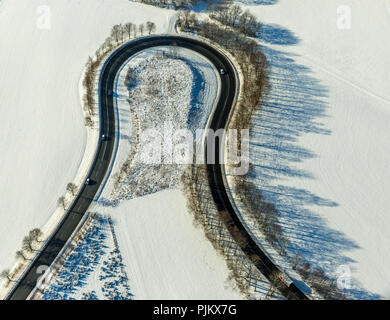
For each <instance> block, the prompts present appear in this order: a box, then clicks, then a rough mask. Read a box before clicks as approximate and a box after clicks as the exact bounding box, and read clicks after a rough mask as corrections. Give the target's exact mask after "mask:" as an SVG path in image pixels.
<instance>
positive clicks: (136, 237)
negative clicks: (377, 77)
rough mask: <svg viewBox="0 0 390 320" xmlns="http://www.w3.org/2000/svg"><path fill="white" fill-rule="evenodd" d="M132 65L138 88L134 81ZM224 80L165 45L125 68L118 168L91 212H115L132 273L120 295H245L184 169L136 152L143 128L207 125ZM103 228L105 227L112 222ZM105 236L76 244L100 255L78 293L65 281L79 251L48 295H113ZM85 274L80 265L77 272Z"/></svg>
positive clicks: (119, 85)
mask: <svg viewBox="0 0 390 320" xmlns="http://www.w3.org/2000/svg"><path fill="white" fill-rule="evenodd" d="M172 55H173V56H172ZM129 70H131V73H130V75H131V81H130V83H128V84H130V86H131V90H130V91H129V88H128V86H127V85H126V78H127V75H128V74H129ZM218 81H219V77H218V75H217V72H216V70H215V69H214V67H213V66H212V65H211V63H210V62H208V61H207V60H206V59H205V58H203V57H202V56H200V55H198V54H196V53H194V52H192V51H190V50H187V49H177V50H175V52H172V50H171V49H168V48H164V47H159V48H153V49H147V50H145V51H142V52H140V53H139V54H137V55H135V56H133V57H132V58H130V59H129V61H128V62H127V63H126V64H125V65H124V66H123V68H122V69H121V71H120V72H119V74H118V75H117V79H116V85H115V96H116V98H115V100H116V107H117V115H118V119H119V121H118V132H117V134H118V136H117V138H118V140H117V142H118V147H117V151H116V152H115V162H114V164H113V168H112V173H111V175H110V176H109V178H108V180H107V183H106V185H105V187H104V189H103V191H102V194H101V196H100V198H99V201H98V202H97V203H95V204H94V205H93V206H92V208H91V211H93V212H97V213H99V214H101V215H103V217H104V219H107V218H108V217H111V219H112V222H113V227H114V230H115V231H114V233H115V237H116V239H117V243H118V245H119V250H120V255H121V257H122V258H123V260H122V262H123V267H124V270H125V273H126V274H127V277H126V278H122V279H119V283H120V284H121V285H122V288H116V286H115V285H114V286H113V287H111V290H114V292H119V294H118V296H117V297H118V298H126V297H129V295H128V291H127V290H128V289H127V288H130V292H131V296H132V298H135V299H235V298H237V299H240V298H242V297H241V295H240V294H239V293H238V292H237V291H235V290H233V289H232V288H230V287H229V285H228V284H227V278H228V275H229V273H228V269H227V267H226V263H225V261H224V259H223V258H222V257H220V256H219V255H218V254H217V253H216V251H215V250H214V248H213V247H212V245H211V244H210V243H209V242H208V240H207V239H206V238H205V236H204V235H203V232H202V230H200V229H197V228H195V227H194V225H193V223H192V221H193V217H192V215H191V214H190V213H189V212H188V209H187V206H186V197H185V195H184V194H183V193H182V191H181V189H180V180H179V178H180V175H181V170H182V168H180V167H179V166H176V165H156V166H154V165H153V166H152V165H147V164H140V163H137V162H136V161H135V160H134V159H135V158H134V156H133V155H134V153H135V152H139V145H138V143H137V141H138V140H137V135H138V134H139V133H140V132H141V131H143V130H146V129H155V130H158V132H162V131H163V130H164V127H165V126H166V125H167V124H169V125H171V126H172V128H173V130H175V129H179V128H188V127H189V128H192V129H195V128H198V126H200V127H204V126H205V125H206V121H207V119H208V116H209V114H210V112H211V109H212V107H213V106H214V103H215V100H216V97H217V95H218V87H219V82H218ZM170 90H172V91H171V92H170V94H168V91H170ZM124 164H126V167H127V170H125V171H124V170H123V165H124ZM120 172H122V173H121V174H120ZM98 229H99V230H100V229H101V230H104V224H101V226H100V227H98ZM95 239H96V236H95ZM103 239H104V240H103V242H102V243H101V246H102V247H103V248H104V249H103V251H104V252H100V251H99V250H96V252H94V249H93V250H92V252H91V251H90V250H88V249H87V248H85V249H83V244H82V243H81V244H80V245H78V246H77V248H76V252H78V251H80V250H81V251H82V250H84V251H85V257H92V258H89V259H90V262H87V265H86V266H83V268H84V269H82V270H88V273H87V274H86V273H85V272H84V271H82V270H80V276H83V277H84V276H85V278H83V279H84V280H85V283H84V284H81V285H76V286H75V287H73V289H75V291H73V292H72V291H71V290H69V288H67V287H66V286H65V287H64V286H63V285H61V283H63V279H67V278H69V276H70V274H74V271H73V272H71V270H73V269H72V268H74V266H75V265H76V264H79V260H78V258H77V255H76V256H75V259H74V261H76V264H74V263H72V260H70V262H69V263H68V264H67V265H66V266H65V268H63V269H62V274H61V276H60V277H58V278H56V279H55V280H54V282H53V284H52V286H51V288H50V290H49V291H48V292H47V294H46V296H45V298H48V299H52V298H56V295H57V294H58V293H60V297H61V298H80V297H89V298H92V297H95V298H100V299H103V298H105V297H107V295H106V294H105V292H104V291H103V290H102V288H109V287H110V285H109V284H105V283H106V282H107V278H106V277H105V276H104V269H103V268H102V266H104V262H103V263H102V261H103V260H104V259H106V258H104V257H106V254H107V252H109V251H112V250H113V249H114V248H113V246H112V241H111V240H110V239H111V237H107V238H103ZM86 241H87V242H88V241H92V242H94V241H96V240H94V238H93V237H92V238H91V240H88V239H87V240H86ZM96 248H97V247H96ZM106 251H107V252H106ZM102 274H103V276H102ZM78 275H79V274H78V273H77V272H76V273H75V277H76V278H77V277H78ZM57 297H58V296H57Z"/></svg>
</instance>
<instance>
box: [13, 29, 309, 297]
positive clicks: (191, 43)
mask: <svg viewBox="0 0 390 320" xmlns="http://www.w3.org/2000/svg"><path fill="white" fill-rule="evenodd" d="M166 45H174V46H180V47H184V48H188V49H191V50H194V51H196V52H198V53H200V54H202V55H203V56H205V57H206V58H208V59H209V60H210V61H211V62H212V63H213V64H214V65H215V67H216V68H217V70H220V69H224V70H226V71H227V72H226V74H224V75H221V76H220V77H221V94H220V99H219V101H218V104H217V106H216V109H215V112H214V114H213V115H212V119H211V121H210V122H209V123H210V128H211V129H213V130H215V131H216V130H217V129H219V128H225V127H226V124H227V120H228V118H229V113H230V111H231V108H232V105H233V103H234V99H235V96H236V94H237V92H236V84H237V83H236V76H235V69H234V67H233V66H232V64H231V63H230V61H229V59H227V58H226V57H225V56H224V55H223V54H221V53H220V52H219V51H217V50H215V49H214V48H212V47H211V46H209V45H207V44H205V43H203V42H200V41H198V40H194V39H190V38H183V37H178V36H153V37H147V38H142V39H139V40H135V41H132V42H130V43H128V44H125V45H123V46H122V47H120V48H119V49H118V50H117V51H115V52H114V53H113V54H112V55H111V57H110V58H109V60H108V61H107V62H106V64H105V65H104V67H103V70H102V73H101V77H100V90H99V102H100V121H101V132H100V136H101V135H102V134H104V135H106V136H109V137H110V138H111V139H104V140H102V139H99V144H98V151H97V154H96V157H95V159H94V161H93V165H92V167H91V169H90V172H89V175H88V177H90V179H91V180H92V181H93V182H94V183H93V184H91V185H83V187H82V190H81V191H80V193H79V194H78V196H77V198H76V199H75V201H74V203H73V204H72V206H71V207H70V208H69V210H68V212H67V214H66V217H65V218H64V219H63V220H62V222H61V223H60V224H59V226H58V227H57V229H56V230H55V232H54V233H53V235H52V236H51V238H50V239H49V240H48V241H47V243H46V245H45V247H44V248H43V249H42V251H41V252H40V253H39V255H38V257H37V259H35V261H34V262H33V263H32V265H31V266H30V267H29V269H28V270H27V272H25V274H24V275H23V277H22V278H21V279H20V281H19V282H18V283H17V285H16V286H15V288H14V289H13V290H12V292H11V293H10V294H9V296H8V297H7V298H8V299H11V300H24V299H26V298H27V297H28V296H29V294H30V293H31V291H32V290H33V289H34V287H35V285H36V283H37V280H38V278H39V277H40V276H41V274H40V273H38V272H37V269H38V267H39V266H42V265H46V266H50V265H51V264H52V262H53V261H54V259H55V258H56V256H57V255H58V254H59V252H60V251H61V249H62V248H63V246H64V245H65V243H66V241H67V240H68V239H69V237H70V236H71V234H72V233H73V231H74V230H75V229H76V227H77V226H78V224H79V222H80V220H81V219H82V218H83V215H84V214H85V213H86V211H87V210H88V208H89V206H90V204H91V202H92V201H93V199H94V197H95V195H96V193H97V191H98V189H99V187H100V185H101V183H102V181H103V179H104V177H105V175H106V172H107V170H108V168H109V166H110V162H111V158H112V153H113V150H114V146H115V139H114V137H115V112H114V101H113V96H112V95H110V94H108V92H109V91H110V92H113V87H114V82H115V77H116V74H117V72H118V71H119V70H120V68H121V66H122V65H123V64H124V63H125V62H126V60H127V59H129V58H130V57H131V56H132V55H134V54H135V53H137V52H139V51H141V50H144V49H147V48H150V47H156V46H166ZM215 153H216V159H217V161H216V163H218V156H219V148H218V144H216V150H215ZM206 154H207V152H206ZM207 171H208V179H209V183H210V186H211V189H212V194H213V198H214V200H215V202H216V204H217V207H218V210H219V211H220V212H223V211H225V212H228V213H229V217H230V219H231V221H232V222H233V223H234V226H235V227H236V228H237V229H238V230H239V232H240V234H241V235H242V236H244V237H245V239H246V240H247V244H246V245H245V246H244V247H241V248H242V249H243V251H244V252H245V253H246V254H247V255H248V257H250V256H251V255H256V256H257V257H258V258H259V259H257V260H256V266H257V268H258V269H259V270H260V271H261V272H262V273H263V274H264V275H265V276H266V277H267V278H269V276H270V275H271V273H272V272H274V271H279V270H278V268H277V267H276V266H275V265H274V264H273V262H272V261H271V260H270V259H269V258H268V257H267V256H266V255H265V254H264V253H263V251H262V250H261V249H260V248H259V247H258V245H257V244H256V243H255V241H253V239H252V238H251V237H250V235H249V233H248V232H247V231H246V230H245V227H244V226H243V225H242V223H241V221H240V219H239V218H238V217H237V215H236V213H235V211H234V209H233V206H232V204H231V203H230V200H229V197H228V195H227V192H226V189H225V185H224V179H223V176H222V170H221V165H218V164H215V165H208V166H207ZM227 227H228V229H229V231H231V230H232V223H230V224H227ZM252 258H253V257H252ZM276 285H278V287H279V290H280V291H281V293H282V294H283V295H284V296H286V297H287V298H290V299H305V298H306V297H305V296H304V295H303V294H302V293H301V292H300V291H299V290H298V289H297V288H296V287H295V286H294V285H293V284H292V285H290V286H289V287H288V286H287V285H285V284H284V283H283V282H281V281H280V283H276Z"/></svg>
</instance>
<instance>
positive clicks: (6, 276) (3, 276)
mask: <svg viewBox="0 0 390 320" xmlns="http://www.w3.org/2000/svg"><path fill="white" fill-rule="evenodd" d="M0 278H1V279H7V280H8V281H10V282H11V281H12V275H11V271H10V270H9V269H5V270H3V271H1V273H0Z"/></svg>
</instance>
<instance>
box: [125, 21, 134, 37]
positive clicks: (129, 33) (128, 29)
mask: <svg viewBox="0 0 390 320" xmlns="http://www.w3.org/2000/svg"><path fill="white" fill-rule="evenodd" d="M124 29H125V31H126V33H127V37H128V38H129V39H130V38H131V31H132V30H133V24H132V23H131V22H128V23H126V24H125V25H124Z"/></svg>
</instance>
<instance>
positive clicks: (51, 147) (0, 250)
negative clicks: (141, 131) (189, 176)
mask: <svg viewBox="0 0 390 320" xmlns="http://www.w3.org/2000/svg"><path fill="white" fill-rule="evenodd" d="M172 14H173V12H172V11H167V10H161V9H158V8H154V7H151V6H144V5H141V4H135V3H131V2H129V1H127V0H83V1H78V0H67V1H61V0H52V1H50V2H48V1H43V0H18V1H12V0H3V1H2V2H1V6H0V38H1V41H0V52H1V59H0V70H1V73H0V86H1V88H2V90H1V91H0V101H1V106H0V107H1V115H2V116H1V120H0V122H1V125H0V137H1V138H0V147H1V150H2V154H3V156H2V157H1V159H0V176H1V179H2V180H1V182H2V183H1V185H0V194H1V197H0V208H1V209H0V210H1V214H0V243H1V244H0V270H1V269H4V268H11V267H12V265H13V263H14V262H15V260H14V256H15V252H16V251H17V250H18V249H20V248H21V242H22V239H23V237H24V236H25V235H26V234H27V233H28V231H29V230H30V229H32V228H34V227H39V228H42V229H44V230H49V229H50V227H52V226H54V225H55V224H56V222H57V221H58V219H59V218H60V217H61V216H62V214H63V211H62V210H58V209H57V199H58V198H59V197H60V196H61V195H64V193H65V188H66V185H67V183H68V182H72V181H73V182H76V183H82V182H81V180H82V177H83V176H84V175H85V173H86V170H87V168H88V167H89V164H90V160H91V158H92V156H93V154H94V149H95V146H94V143H93V142H92V144H91V141H89V142H88V143H89V145H88V143H87V130H86V128H85V126H84V115H83V110H82V108H81V104H80V92H79V83H80V78H81V74H82V70H83V68H84V65H85V63H86V62H87V59H88V56H93V55H94V52H95V51H96V49H97V48H98V47H99V46H100V45H101V44H102V43H103V42H104V40H105V38H106V37H107V36H108V35H109V33H110V29H111V28H112V26H113V25H114V24H117V23H125V22H132V23H135V24H141V23H145V22H146V21H153V22H155V24H156V26H157V32H165V31H166V30H167V29H168V28H169V23H170V16H171V15H172Z"/></svg>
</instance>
